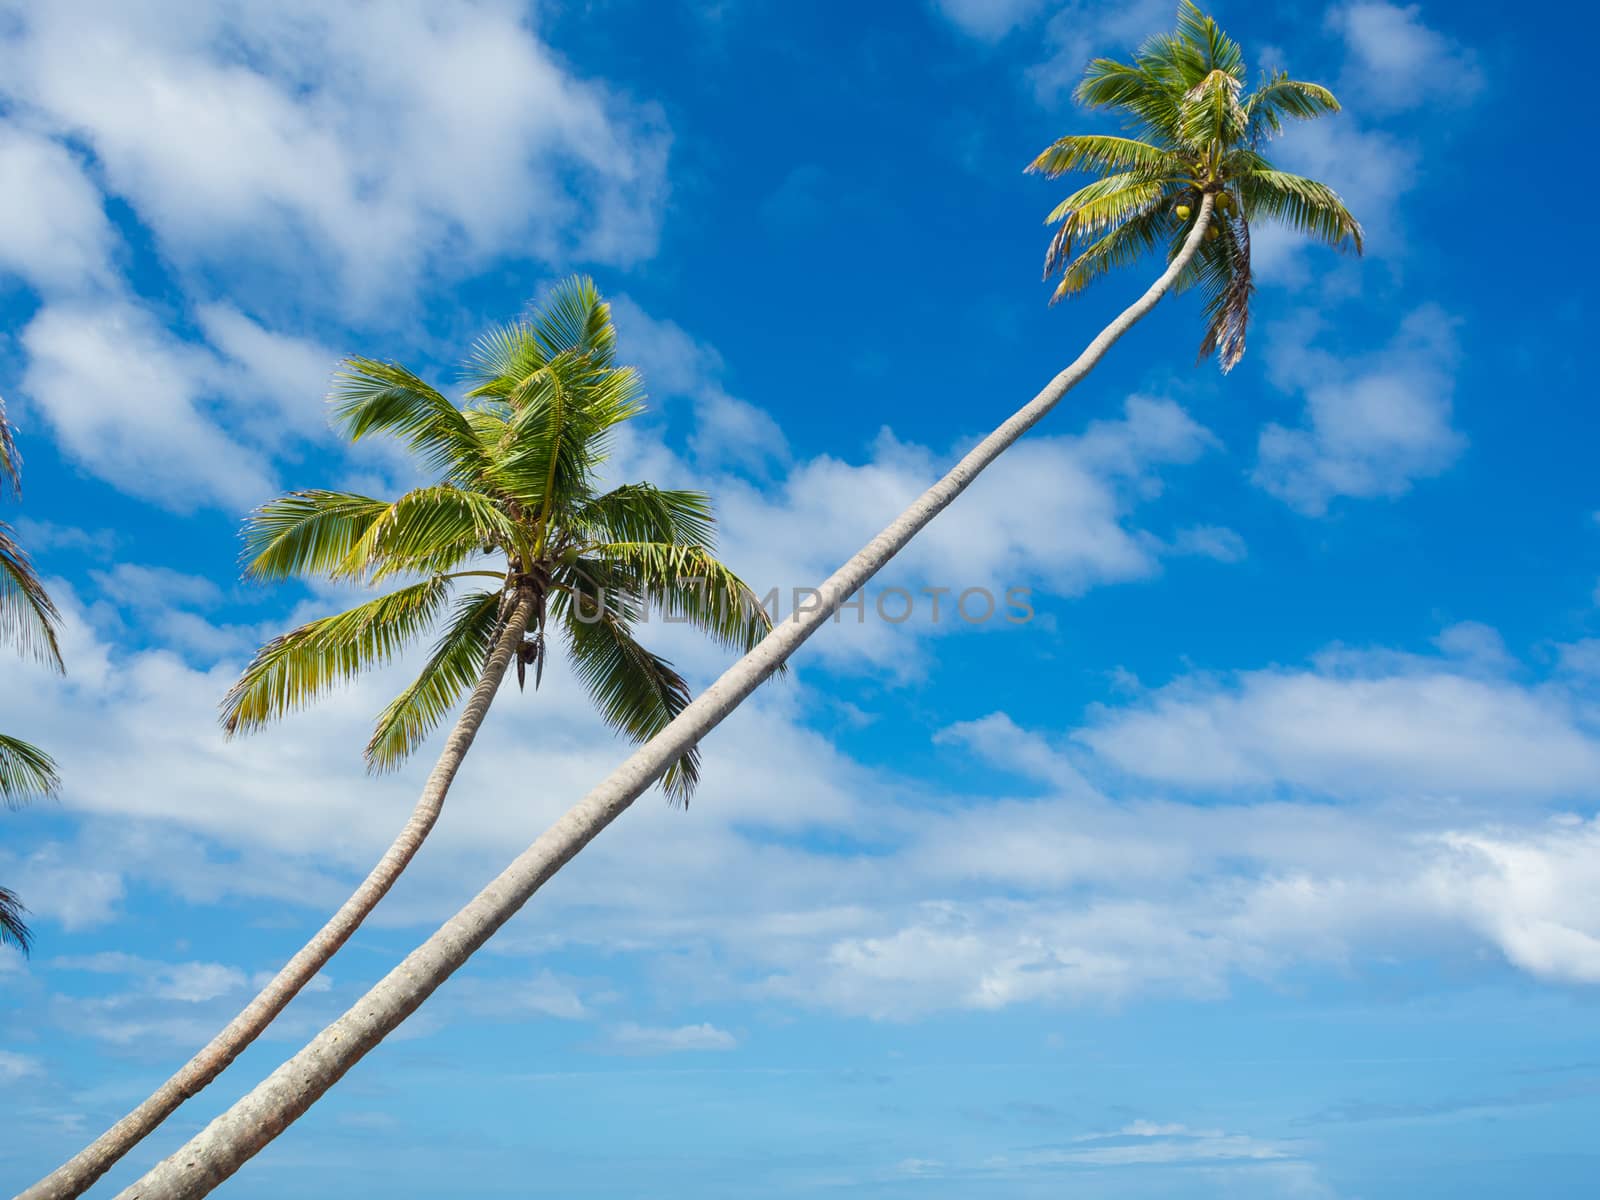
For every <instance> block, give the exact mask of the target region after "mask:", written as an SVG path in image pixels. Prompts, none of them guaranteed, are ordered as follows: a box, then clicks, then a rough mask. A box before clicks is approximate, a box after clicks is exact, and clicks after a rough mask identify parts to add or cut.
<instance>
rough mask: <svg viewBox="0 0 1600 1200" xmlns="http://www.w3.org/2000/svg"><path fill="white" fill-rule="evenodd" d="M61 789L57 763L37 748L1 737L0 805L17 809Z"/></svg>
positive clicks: (18, 740)
mask: <svg viewBox="0 0 1600 1200" xmlns="http://www.w3.org/2000/svg"><path fill="white" fill-rule="evenodd" d="M60 787H61V777H60V775H59V774H57V772H56V764H55V760H54V759H52V758H51V757H50V756H49V755H48V754H46V753H45V752H44V751H43V750H41V749H39V748H38V747H37V746H34V745H30V744H29V743H27V742H24V741H23V740H22V739H20V738H14V737H8V736H7V735H5V734H3V733H0V803H3V804H4V805H5V806H6V807H7V808H17V807H19V806H20V805H23V804H26V803H27V802H28V801H29V800H32V799H34V798H36V797H40V796H54V795H55V794H56V792H57V791H58V790H59V789H60Z"/></svg>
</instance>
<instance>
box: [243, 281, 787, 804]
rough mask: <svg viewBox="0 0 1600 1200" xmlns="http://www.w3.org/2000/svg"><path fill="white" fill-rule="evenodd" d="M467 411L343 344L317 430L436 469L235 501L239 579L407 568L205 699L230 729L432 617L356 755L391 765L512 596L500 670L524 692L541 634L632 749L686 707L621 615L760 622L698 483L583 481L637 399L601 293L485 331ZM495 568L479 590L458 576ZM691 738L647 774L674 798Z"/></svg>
mask: <svg viewBox="0 0 1600 1200" xmlns="http://www.w3.org/2000/svg"><path fill="white" fill-rule="evenodd" d="M467 378H468V382H469V383H470V384H471V385H472V386H471V389H470V390H469V391H468V392H467V393H466V403H465V404H464V405H459V406H458V405H457V404H455V403H452V402H451V401H450V400H449V399H447V398H446V397H445V396H444V395H442V394H441V393H440V392H438V391H436V390H435V389H433V388H432V387H430V386H429V385H428V384H426V383H424V382H423V381H422V380H421V379H419V378H418V377H417V376H416V375H414V374H412V373H411V372H410V371H408V370H406V369H405V368H404V367H400V366H396V365H394V364H391V363H383V362H377V361H374V360H372V359H367V358H351V359H349V360H347V361H346V363H345V369H344V370H343V371H342V372H341V373H340V374H339V376H338V377H337V379H336V382H335V387H334V393H333V396H332V401H333V411H334V419H335V423H336V424H337V425H338V426H339V427H340V428H341V429H342V431H343V432H344V433H345V434H347V435H348V436H349V437H350V438H351V440H352V441H354V440H357V439H360V438H363V437H366V436H368V435H370V434H377V433H384V434H388V435H390V436H393V437H396V438H398V439H400V440H401V441H402V442H404V443H405V444H406V445H407V446H408V447H409V448H410V449H411V450H412V452H413V453H414V454H416V456H417V457H418V458H419V460H420V461H421V462H422V463H423V464H424V465H425V467H426V468H428V470H429V471H430V472H431V473H433V474H434V475H436V476H437V479H438V481H437V482H436V483H433V484H430V485H428V486H425V487H419V488H416V489H414V490H412V491H409V492H407V493H405V494H404V495H403V496H401V497H400V498H399V499H397V500H392V501H391V500H377V499H372V498H370V497H367V496H361V495H356V494H353V493H350V492H335V491H300V492H291V493H289V494H288V495H285V496H282V497H280V498H279V499H277V500H274V501H272V502H271V503H269V504H266V505H264V506H263V507H261V508H260V509H258V510H256V512H255V513H253V514H252V515H251V517H250V518H249V520H248V521H247V523H246V526H245V530H244V538H245V572H246V575H247V576H249V577H251V578H254V579H258V580H277V579H285V578H289V577H291V576H321V577H323V578H326V579H331V580H346V581H356V582H361V583H365V584H368V585H373V584H379V583H386V582H390V581H396V580H400V579H408V580H410V582H406V583H404V585H403V586H400V587H397V588H395V589H394V590H392V591H389V592H387V593H385V594H383V595H381V596H379V597H377V598H376V599H374V600H370V601H368V602H366V603H364V604H360V605H358V606H356V607H355V608H352V609H350V610H349V611H347V612H343V613H339V614H337V615H335V616H330V617H323V618H321V619H319V620H315V621H312V622H310V623H309V624H307V625H303V626H301V627H300V628H298V629H295V630H292V631H291V632H289V633H286V634H283V635H282V636H280V637H277V638H275V639H273V640H272V641H271V642H269V643H267V645H265V646H263V647H262V648H261V650H260V651H258V652H257V654H256V656H255V659H254V660H253V661H252V662H251V663H250V665H249V666H248V667H247V668H246V670H245V672H244V674H243V675H242V676H241V677H240V679H239V681H238V682H237V683H236V684H235V685H234V687H233V689H232V690H231V691H230V692H229V693H228V696H227V698H226V700H225V701H224V702H223V724H224V727H225V728H226V729H227V730H228V731H229V733H237V732H241V731H245V730H250V729H254V728H256V727H259V726H260V725H262V724H264V723H265V722H267V721H269V720H271V719H273V718H275V717H278V716H280V715H282V714H283V713H285V712H286V711H288V710H291V709H294V708H297V707H300V706H302V705H305V704H307V703H308V702H310V701H311V700H313V699H315V698H316V697H317V696H319V695H320V694H321V693H323V692H324V691H326V690H327V689H328V688H329V687H331V686H333V685H334V684H336V683H338V682H340V681H342V680H345V679H348V678H349V677H351V676H353V675H355V674H357V673H358V672H360V671H362V670H365V669H367V668H369V667H372V666H375V665H379V664H381V663H384V662H386V661H388V660H390V659H392V658H393V657H394V656H395V655H396V654H397V653H399V652H400V651H401V650H402V649H403V648H404V647H405V646H406V645H408V644H409V643H411V642H413V641H414V640H415V639H417V638H419V637H421V636H422V635H423V634H424V633H426V632H427V631H428V630H430V629H431V628H433V627H435V626H440V628H439V631H438V633H437V636H436V640H435V642H434V645H433V651H432V654H431V655H430V656H429V658H428V659H427V661H426V663H425V664H424V665H423V667H422V671H421V673H420V674H419V675H418V676H417V678H416V679H415V680H414V681H413V682H412V683H411V684H410V686H408V687H407V688H406V689H405V690H404V691H402V692H401V693H400V695H399V696H397V697H396V698H395V699H394V701H393V702H392V703H391V704H390V705H389V706H388V707H387V708H386V709H384V711H383V712H382V714H381V715H380V716H379V717H378V722H377V728H376V730H375V731H374V733H373V735H372V739H371V741H370V742H369V743H368V744H367V748H366V759H367V763H368V765H369V767H370V768H372V769H374V770H382V769H386V768H390V767H393V766H395V765H397V764H398V763H399V762H400V761H401V760H402V759H403V758H404V757H405V756H406V755H407V754H409V753H410V752H411V751H412V750H413V749H414V748H415V747H416V746H417V744H418V743H419V742H420V741H421V740H422V739H423V738H424V737H425V736H426V735H427V734H428V732H429V731H430V730H432V729H433V728H434V727H435V726H436V725H437V724H438V723H439V722H440V721H441V720H442V719H443V718H444V717H445V716H446V715H447V714H448V713H449V712H450V710H451V709H452V708H453V707H454V706H455V704H456V703H457V702H458V700H459V699H460V697H461V696H462V694H463V693H464V692H466V691H467V690H468V689H469V688H471V687H472V685H473V682H474V680H475V679H476V678H477V677H478V675H479V672H480V670H481V669H482V668H483V667H484V665H485V662H486V660H487V658H488V655H489V652H490V649H491V647H492V646H493V645H494V643H495V641H496V640H497V638H498V637H499V636H500V635H501V633H502V632H503V631H504V629H505V622H506V621H507V620H508V618H509V615H510V614H511V613H512V611H513V609H514V608H515V607H516V600H517V599H518V598H519V597H531V598H532V600H533V605H532V617H531V619H530V620H529V621H528V624H527V627H526V632H525V633H524V635H523V640H522V643H521V647H520V651H519V653H518V655H517V658H516V662H517V667H518V677H519V679H522V678H523V677H524V676H525V672H526V670H527V668H528V667H530V666H531V667H532V668H533V673H534V684H535V686H536V687H537V686H538V682H539V678H540V674H541V672H542V670H543V666H544V660H545V654H546V649H547V646H548V641H549V638H550V637H551V635H552V634H553V633H555V632H557V631H558V632H559V634H560V636H561V638H562V640H563V641H564V643H565V645H566V648H567V652H568V654H569V655H570V659H571V662H572V665H573V668H574V671H575V674H576V675H577V677H578V678H579V680H580V681H581V682H582V683H583V684H584V686H585V687H586V689H587V690H588V692H589V694H590V695H591V696H592V697H593V699H594V701H595V704H596V706H597V707H598V709H599V711H600V714H601V716H602V717H603V718H604V719H605V720H606V722H607V723H608V724H610V725H611V726H612V727H613V728H614V729H617V730H619V731H620V732H622V733H624V734H626V735H627V736H629V737H630V738H632V739H634V740H636V741H642V740H645V739H648V738H649V737H650V736H652V735H653V734H655V733H656V732H657V731H658V730H660V729H661V728H662V727H663V726H665V725H666V724H667V722H668V721H670V720H671V719H672V717H673V716H674V715H675V714H676V713H677V712H678V711H679V710H680V709H682V708H683V706H684V705H685V704H687V703H688V701H689V698H690V692H689V687H688V684H687V683H686V682H685V680H684V679H683V677H682V676H681V675H679V674H678V673H677V672H676V671H675V670H674V669H673V667H672V664H671V663H669V662H668V661H667V660H665V659H663V658H661V657H660V656H658V655H656V654H654V653H652V652H651V651H649V650H647V649H646V648H645V647H644V646H642V645H641V644H640V643H639V642H638V641H637V640H636V638H635V627H636V625H637V624H638V623H639V622H640V621H641V620H642V619H645V618H646V617H647V614H648V612H649V611H650V610H652V609H653V610H657V611H659V612H661V613H663V614H664V615H665V616H666V617H668V618H669V619H672V620H676V621H681V622H684V623H687V624H690V625H693V626H695V627H697V628H699V629H700V630H702V631H703V632H705V633H707V634H708V635H710V636H711V637H712V638H714V639H715V640H716V641H718V642H719V643H721V644H723V645H725V646H728V647H730V648H733V649H737V650H748V649H749V648H750V647H751V646H753V645H755V643H756V642H758V641H759V640H760V639H761V638H762V636H764V635H765V634H766V632H767V631H768V629H769V628H770V622H769V620H768V617H767V614H766V612H765V611H764V610H763V608H762V607H761V605H760V604H759V603H758V602H757V600H756V599H755V597H754V595H753V594H752V593H751V591H750V589H749V588H748V587H746V586H745V584H744V583H743V582H742V581H741V580H740V579H739V578H738V576H736V575H735V574H734V573H733V572H732V571H731V570H729V569H728V567H726V566H724V565H723V564H722V563H721V562H719V561H718V560H717V558H716V557H715V556H714V555H713V553H712V544H713V529H714V524H715V522H714V519H713V516H712V510H711V503H710V501H709V499H708V498H707V496H706V495H705V494H704V493H701V492H696V491H681V490H671V489H666V488H658V487H654V486H652V485H650V484H647V483H631V484H625V485H623V486H621V487H615V488H611V489H609V490H606V491H601V490H599V484H598V474H599V469H600V467H601V464H602V463H604V461H605V460H606V455H607V443H608V441H609V436H610V433H611V431H612V430H613V429H615V428H616V427H617V426H618V425H619V424H621V423H622V422H624V421H627V420H629V419H631V418H633V417H635V416H637V415H638V414H639V413H640V412H642V411H643V405H642V390H641V386H640V381H639V377H638V375H637V374H636V373H635V372H634V370H633V369H632V368H630V367H624V366H618V365H617V363H616V334H615V331H614V329H613V327H612V323H611V315H610V308H609V306H608V305H607V304H606V303H605V302H604V301H603V300H602V299H601V298H600V296H599V294H598V293H597V292H596V290H595V287H594V284H593V283H592V282H591V281H590V280H588V279H573V280H569V281H567V282H566V283H564V284H562V285H560V286H558V287H557V288H556V289H555V290H554V291H553V293H552V294H551V296H550V298H549V300H548V302H547V303H546V304H545V306H544V307H543V308H542V309H541V310H540V311H539V312H537V313H535V314H534V315H533V316H532V317H530V318H528V319H525V320H521V321H517V322H514V323H512V324H510V325H507V326H504V327H502V328H499V329H496V330H495V331H493V332H492V333H490V334H488V335H487V336H486V337H484V338H482V339H481V340H480V341H479V342H478V343H477V346H476V348H475V352H474V353H473V355H472V357H471V359H470V360H469V362H468V364H467ZM475 579H476V580H482V579H493V580H494V583H493V584H491V585H488V586H481V585H480V586H476V587H473V586H470V585H468V583H467V581H470V580H475ZM697 777H698V756H697V752H696V751H692V750H691V751H690V752H689V753H687V754H685V755H684V756H683V757H682V758H681V759H680V760H679V761H678V762H677V763H676V764H675V765H674V766H673V768H672V770H671V771H669V772H668V773H667V775H666V776H665V777H664V780H663V785H664V787H665V788H666V790H667V793H668V795H669V796H670V797H672V798H673V799H674V800H679V801H684V802H686V801H687V799H688V796H689V793H690V792H691V790H692V789H693V786H694V783H695V781H696V779H697Z"/></svg>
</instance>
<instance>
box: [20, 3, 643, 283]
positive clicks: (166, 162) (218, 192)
mask: <svg viewBox="0 0 1600 1200" xmlns="http://www.w3.org/2000/svg"><path fill="white" fill-rule="evenodd" d="M420 63H426V64H427V66H426V69H424V70H419V69H418V64H420ZM0 78H4V80H5V85H4V87H5V91H6V93H7V95H8V99H9V100H10V102H11V103H12V104H13V105H15V106H18V107H19V108H20V109H21V110H22V111H24V112H26V113H28V114H30V117H31V119H32V120H33V121H34V122H35V123H36V124H38V125H40V126H43V127H47V128H49V129H51V130H52V131H54V132H56V133H57V134H59V135H60V136H62V137H70V138H72V139H75V140H76V141H78V142H79V143H81V144H83V145H85V146H87V147H88V148H89V149H90V150H91V152H92V153H93V155H94V157H95V159H96V160H97V162H98V164H99V166H100V169H101V171H102V172H103V175H104V178H105V180H106V183H107V186H108V187H109V188H110V190H111V191H112V192H113V193H115V194H116V195H118V196H121V197H123V198H125V199H127V200H128V201H129V202H130V203H131V204H132V205H133V207H134V208H135V209H136V210H137V212H138V214H139V216H140V217H141V219H142V220H144V221H145V222H146V223H147V224H148V225H150V226H151V227H152V228H153V229H154V230H155V231H156V233H157V235H158V236H159V237H160V239H161V241H162V243H163V245H164V246H165V247H166V249H167V250H168V252H169V253H170V254H171V255H172V256H173V257H174V258H175V259H177V260H178V261H180V262H190V263H197V264H217V263H227V264H228V265H230V267H234V268H239V267H251V268H255V269H259V270H281V267H279V266H277V265H276V264H278V263H281V262H282V261H284V252H285V250H286V249H290V250H293V251H294V253H293V254H292V255H291V256H290V260H291V261H293V262H294V263H295V264H296V266H295V268H294V271H295V274H296V277H297V278H298V279H299V280H301V281H302V282H304V281H307V280H313V279H315V278H316V276H317V274H318V272H317V271H316V270H315V269H311V270H309V271H308V270H307V265H308V264H310V263H313V262H316V261H318V260H319V259H320V260H323V261H327V262H329V263H331V264H332V274H333V275H334V276H335V277H336V279H337V280H338V281H339V282H341V283H342V284H343V285H344V291H345V294H346V296H347V297H349V298H351V299H353V300H355V301H356V302H358V303H361V304H363V305H371V304H374V303H376V302H377V301H379V300H380V299H381V300H383V301H385V302H388V301H391V300H392V299H393V297H394V295H395V292H396V289H397V287H398V288H401V289H405V288H409V286H410V285H411V284H412V283H413V282H415V281H416V280H417V279H418V277H419V276H420V274H421V273H422V272H423V271H424V270H427V269H432V268H440V269H447V270H449V271H450V272H452V273H454V272H458V271H460V270H463V269H468V268H470V267H472V266H473V265H474V264H477V263H480V262H482V261H485V260H486V258H487V257H488V256H490V255H492V254H496V253H501V252H505V251H520V252H522V253H524V254H529V255H536V256H539V257H541V258H543V259H545V260H546V261H555V260H563V259H569V258H580V259H583V258H587V259H591V260H598V261H605V262H616V263H627V262H631V261H635V260H637V259H639V258H641V257H646V256H648V255H649V254H651V253H652V252H653V251H654V248H655V243H656V236H657V230H658V226H659V217H660V209H661V204H662V201H663V198H664V195H665V190H666V184H665V175H664V169H665V161H666V153H667V145H668V140H669V139H668V136H667V134H666V132H665V130H664V128H663V125H662V122H661V118H660V115H659V113H658V112H656V110H655V109H654V108H653V107H651V106H648V105H639V104H636V103H633V102H631V101H629V100H627V99H626V98H624V97H621V96H619V95H617V94H615V93H613V92H612V91H611V90H610V89H608V88H607V87H606V86H605V85H603V84H601V83H598V82H595V81H589V80H583V79H580V78H577V77H576V76H574V75H573V74H572V73H571V72H570V71H569V70H568V69H567V68H566V67H565V66H564V65H563V64H561V63H560V62H559V61H558V60H557V58H556V57H555V55H554V54H553V53H552V52H551V51H550V49H549V48H548V47H546V46H545V45H544V44H543V43H542V42H541V41H540V40H539V38H538V37H537V35H536V34H535V32H534V31H533V30H532V29H531V28H529V27H528V26H527V25H526V24H525V23H524V22H523V20H522V17H521V14H520V13H519V12H518V11H517V9H516V8H514V7H513V6H512V5H510V4H505V3H499V2H497V0H487V2H483V3H478V2H473V0H453V2H450V3H441V4H427V5H424V4H420V3H405V4H400V5H378V4H371V3H362V4H355V5H348V6H326V5H320V4H313V3H309V2H308V0H297V2H294V3H290V4H280V5H272V6H262V5H247V4H226V5H216V6H211V7H208V8H206V9H205V10H203V11H196V10H195V9H194V8H193V6H191V5H184V4H177V3H166V2H160V0H152V2H150V3H144V4H138V5H133V4H128V5H117V6H113V7H110V8H108V7H106V6H104V5H100V4H93V3H89V2H88V0H76V2H62V3H56V4H51V5H46V6H36V7H34V8H32V9H31V10H29V11H28V12H27V14H26V15H25V16H23V17H21V18H20V20H19V21H18V22H17V23H16V32H15V34H14V36H12V37H10V38H8V39H6V40H5V42H4V43H3V44H0ZM308 251H309V253H307V252H308ZM301 298H302V300H303V301H306V302H317V301H319V300H320V301H322V302H326V297H325V296H323V295H319V292H318V290H317V289H316V288H314V287H306V288H305V289H304V290H303V292H302V295H301Z"/></svg>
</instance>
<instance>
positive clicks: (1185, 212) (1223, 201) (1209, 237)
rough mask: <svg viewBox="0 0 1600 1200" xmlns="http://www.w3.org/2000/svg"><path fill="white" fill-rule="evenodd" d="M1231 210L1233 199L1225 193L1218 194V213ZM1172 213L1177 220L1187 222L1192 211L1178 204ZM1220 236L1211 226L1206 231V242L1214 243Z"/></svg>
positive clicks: (1185, 205)
mask: <svg viewBox="0 0 1600 1200" xmlns="http://www.w3.org/2000/svg"><path fill="white" fill-rule="evenodd" d="M1232 208H1233V197H1232V196H1230V195H1228V193H1227V192H1218V193H1217V211H1218V212H1219V213H1226V212H1229V211H1231V210H1232ZM1173 211H1174V212H1176V213H1177V214H1178V220H1180V221H1187V220H1188V219H1189V215H1190V214H1191V213H1192V212H1193V211H1194V210H1193V209H1192V208H1190V207H1189V206H1188V205H1187V204H1180V205H1178V207H1177V208H1175V209H1174V210H1173ZM1221 236H1222V234H1221V231H1220V230H1219V229H1218V228H1217V227H1216V226H1215V225H1212V226H1211V227H1210V228H1208V229H1207V230H1206V241H1208V242H1214V241H1216V240H1217V238H1219V237H1221Z"/></svg>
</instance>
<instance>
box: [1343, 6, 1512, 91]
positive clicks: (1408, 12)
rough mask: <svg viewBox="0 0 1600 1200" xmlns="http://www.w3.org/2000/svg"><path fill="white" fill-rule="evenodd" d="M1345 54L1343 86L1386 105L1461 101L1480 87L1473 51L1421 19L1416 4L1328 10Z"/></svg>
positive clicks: (1480, 82) (1480, 81)
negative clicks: (1340, 38)
mask: <svg viewBox="0 0 1600 1200" xmlns="http://www.w3.org/2000/svg"><path fill="white" fill-rule="evenodd" d="M1327 23H1328V27H1329V28H1330V29H1332V30H1334V31H1335V32H1336V33H1338V34H1339V35H1340V37H1342V38H1343V39H1344V42H1345V46H1346V49H1347V51H1348V54H1349V58H1348V61H1347V62H1346V65H1345V72H1344V75H1343V77H1342V80H1341V87H1343V88H1344V89H1345V90H1346V91H1349V92H1350V93H1352V94H1353V95H1359V96H1360V97H1361V102H1362V104H1363V105H1366V106H1368V107H1374V108H1376V107H1382V108H1385V109H1388V110H1390V111H1397V110H1402V109H1410V108H1416V107H1419V106H1420V105H1423V104H1444V105H1454V104H1461V103H1464V102H1466V101H1467V100H1470V99H1471V98H1472V97H1473V96H1475V95H1476V94H1477V93H1478V92H1479V91H1480V90H1481V89H1482V87H1483V74H1482V72H1481V71H1480V70H1479V68H1478V63H1477V57H1476V55H1474V54H1473V53H1472V52H1471V51H1469V50H1466V49H1464V48H1462V47H1461V46H1460V45H1458V44H1457V43H1456V42H1455V41H1453V40H1452V39H1450V38H1448V37H1446V36H1444V35H1443V34H1441V33H1439V32H1438V31H1437V30H1435V29H1432V28H1430V27H1429V26H1428V25H1426V24H1424V23H1423V21H1422V17H1421V9H1420V8H1419V7H1418V6H1417V5H1415V4H1407V5H1399V4H1386V3H1382V2H1381V0H1376V2H1374V0H1362V2H1359V3H1352V4H1340V5H1336V6H1335V7H1333V8H1331V9H1330V10H1329V11H1328V18H1327Z"/></svg>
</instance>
